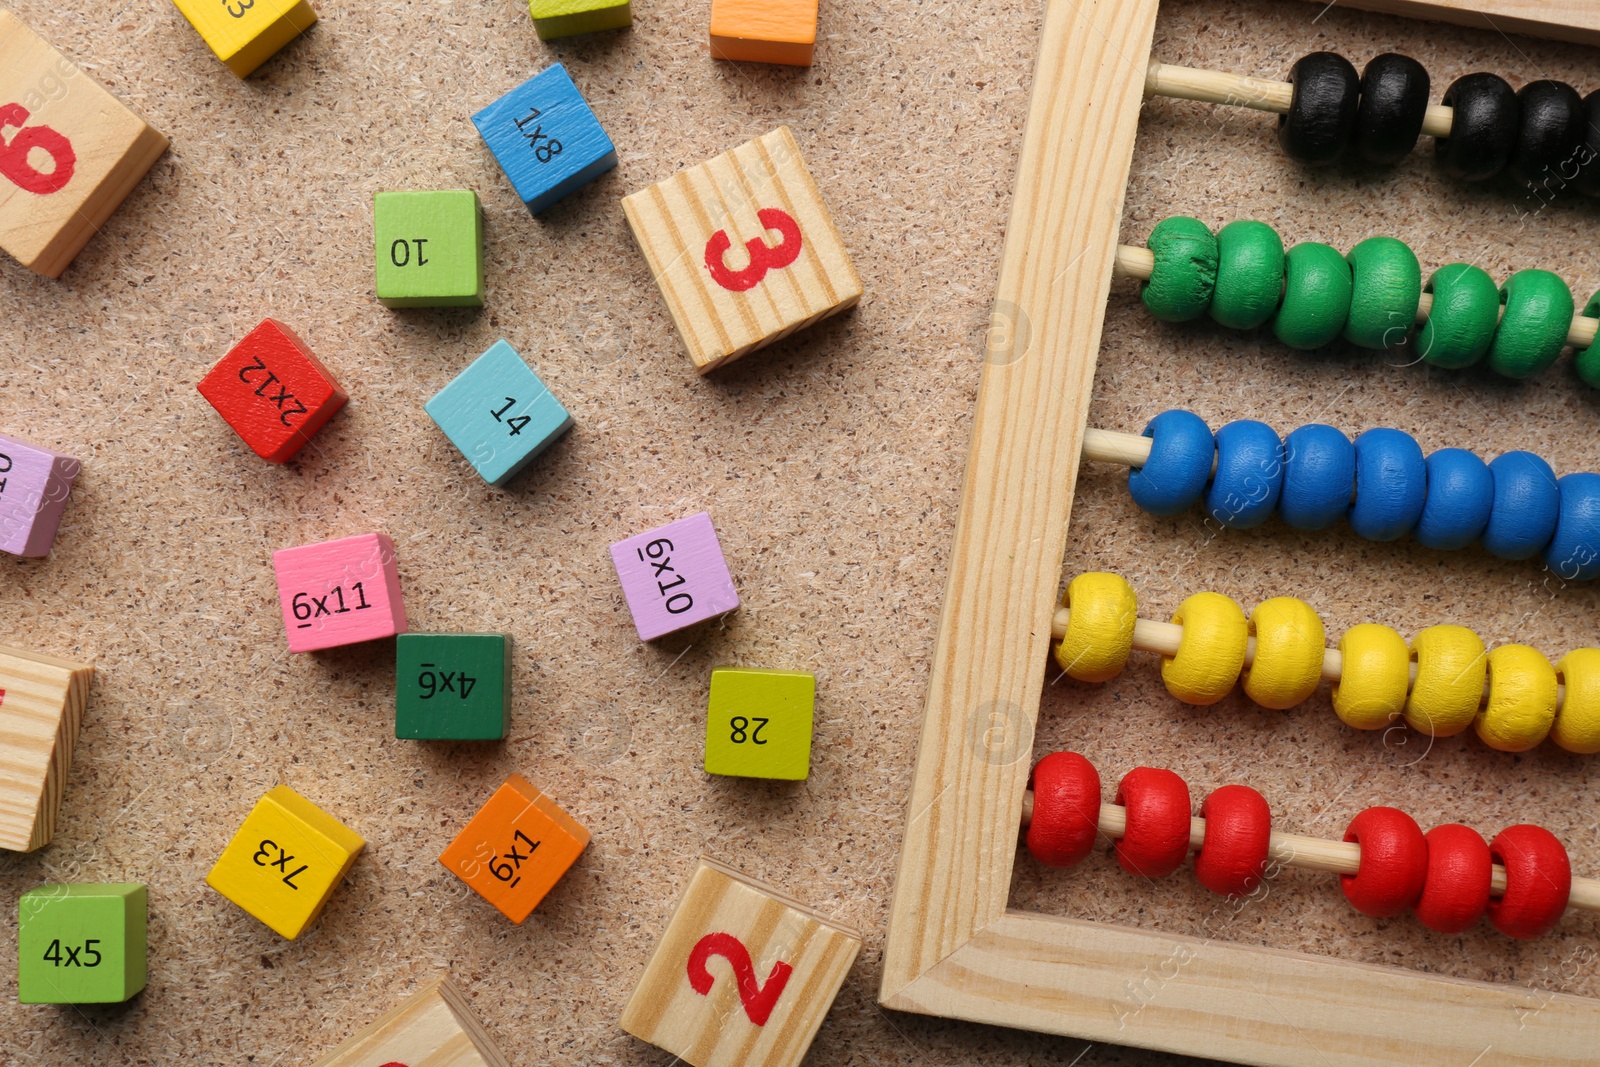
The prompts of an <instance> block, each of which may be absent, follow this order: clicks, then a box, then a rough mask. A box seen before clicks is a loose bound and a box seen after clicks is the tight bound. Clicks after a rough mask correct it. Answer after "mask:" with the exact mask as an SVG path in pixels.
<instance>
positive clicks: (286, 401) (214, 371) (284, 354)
mask: <svg viewBox="0 0 1600 1067" xmlns="http://www.w3.org/2000/svg"><path fill="white" fill-rule="evenodd" d="M198 388H199V389H200V395H201V396H203V397H205V398H206V399H207V400H208V401H210V402H211V406H212V407H214V408H216V409H217V414H219V415H221V416H222V417H223V418H224V419H226V420H227V423H228V425H229V426H232V427H233V429H234V432H235V433H237V434H238V435H239V436H240V437H241V438H243V439H244V443H245V444H247V445H249V446H250V450H251V451H252V452H254V453H255V454H256V455H258V456H260V457H261V458H262V459H264V460H267V461H268V462H270V463H285V462H287V461H288V460H290V459H292V458H293V457H294V455H295V453H297V452H299V451H300V449H301V448H302V447H304V446H305V443H306V442H307V441H309V440H311V437H312V435H313V434H315V433H316V432H317V431H318V430H320V429H322V424H323V423H325V422H327V421H328V420H329V419H331V418H333V416H334V413H335V412H337V411H338V410H339V409H340V408H342V407H344V405H345V401H347V400H349V399H350V398H349V397H348V396H346V395H345V392H344V390H343V389H341V388H339V383H338V382H336V381H334V380H333V375H332V374H330V373H329V372H328V368H327V367H324V366H323V365H322V363H321V361H319V360H318V359H317V357H316V356H315V355H313V354H312V352H311V349H310V348H308V347H306V343H305V342H304V341H302V340H300V338H299V337H298V336H296V335H295V332H294V331H293V330H291V329H289V327H287V326H285V325H284V324H283V323H281V322H279V321H278V320H277V319H263V320H262V322H261V325H260V326H257V327H256V328H255V329H253V330H251V331H250V332H249V333H248V334H246V335H245V337H244V340H242V341H240V342H239V343H238V344H236V345H234V346H233V350H232V351H231V352H229V353H228V354H227V355H225V356H223V357H222V359H221V360H220V361H219V362H218V363H217V365H216V366H215V367H212V368H211V372H210V373H209V374H207V375H206V376H205V377H204V378H202V379H201V380H200V385H199V387H198Z"/></svg>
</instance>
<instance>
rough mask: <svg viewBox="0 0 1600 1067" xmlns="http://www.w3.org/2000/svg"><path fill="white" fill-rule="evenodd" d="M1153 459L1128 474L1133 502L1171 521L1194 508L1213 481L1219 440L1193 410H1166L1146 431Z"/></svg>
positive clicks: (1151, 421) (1152, 421) (1152, 420)
mask: <svg viewBox="0 0 1600 1067" xmlns="http://www.w3.org/2000/svg"><path fill="white" fill-rule="evenodd" d="M1144 435H1145V436H1146V437H1148V438H1150V458H1149V459H1148V460H1146V461H1145V464H1144V466H1142V467H1134V468H1132V469H1131V470H1129V471H1128V492H1129V493H1131V494H1132V495H1133V502H1134V503H1135V504H1137V505H1139V507H1141V508H1143V509H1144V510H1145V511H1148V512H1149V513H1150V514H1152V515H1155V516H1157V517H1159V518H1163V519H1168V518H1171V517H1172V516H1174V515H1181V514H1183V513H1184V512H1185V511H1188V510H1189V509H1190V508H1192V507H1194V504H1195V501H1197V500H1199V499H1200V494H1201V493H1203V492H1205V488H1206V482H1207V481H1209V480H1210V478H1211V461H1212V460H1213V459H1215V458H1216V454H1217V446H1216V441H1215V440H1214V439H1213V438H1212V436H1211V430H1210V428H1209V427H1207V426H1206V422H1205V420H1204V419H1202V418H1201V417H1200V416H1198V415H1196V414H1195V413H1194V412H1192V411H1180V410H1178V409H1173V410H1172V411H1163V412H1162V413H1161V414H1159V415H1157V416H1156V417H1155V418H1153V419H1151V420H1150V425H1148V426H1146V427H1145V428H1144Z"/></svg>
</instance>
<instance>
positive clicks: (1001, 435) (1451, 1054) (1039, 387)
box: [879, 0, 1600, 1067]
mask: <svg viewBox="0 0 1600 1067" xmlns="http://www.w3.org/2000/svg"><path fill="white" fill-rule="evenodd" d="M1357 6H1366V7H1374V8H1380V9H1387V10H1391V11H1392V10H1400V11H1402V13H1405V14H1425V15H1432V16H1434V17H1438V18H1446V19H1450V20H1451V21H1469V19H1468V16H1473V15H1474V14H1475V17H1478V18H1479V19H1481V20H1482V21H1480V23H1479V24H1484V23H1486V22H1488V18H1487V15H1486V14H1484V13H1485V12H1487V11H1488V10H1490V9H1491V8H1492V9H1493V10H1494V11H1495V23H1496V24H1503V23H1504V22H1505V19H1506V18H1512V17H1519V18H1520V17H1524V16H1525V18H1524V20H1523V21H1519V22H1517V23H1516V28H1517V29H1519V30H1522V31H1524V32H1538V33H1543V34H1545V35H1547V36H1556V37H1564V38H1566V39H1571V40H1581V41H1585V42H1589V43H1600V3H1596V2H1595V0H1586V2H1584V3H1581V4H1580V3H1572V2H1562V3H1552V2H1540V3H1537V4H1535V3H1531V2H1529V0H1510V2H1507V3H1495V4H1491V3H1489V2H1488V0H1440V2H1437V3H1432V2H1428V3H1424V2H1410V0H1406V2H1400V0H1357ZM1156 7H1157V0H1049V3H1048V6H1047V9H1046V13H1045V21H1044V29H1043V33H1042V35H1041V44H1040V49H1039V54H1038V58H1037V60H1036V66H1035V71H1034V88H1033V93H1032V98H1031V101H1030V104H1029V111H1028V117H1027V124H1026V127H1025V130H1024V134H1023V141H1022V153H1021V160H1020V163H1019V165H1018V173H1017V184H1016V194H1015V199H1014V202H1013V204H1012V210H1011V218H1010V222H1009V225H1008V228H1007V232H1006V242H1005V248H1004V251H1003V253H1002V257H1001V268H1000V279H999V283H998V286H997V293H996V299H995V317H994V325H995V326H997V327H1005V328H1006V329H1005V330H991V335H990V336H991V338H992V339H993V338H995V337H996V334H997V333H1001V332H1004V333H1008V334H1009V336H1008V337H1006V338H1002V339H1000V340H999V341H998V342H996V343H992V344H991V346H990V349H989V352H988V354H987V355H988V359H987V362H986V364H985V366H984V370H983V378H982V383H981V386H980V389H979V393H978V403H977V410H976V413H975V416H974V419H973V428H972V443H971V446H970V451H969V454H968V461H967V472H966V479H965V483H964V485H963V488H962V495H961V510H960V515H959V517H958V519H957V522H956V537H955V545H954V547H953V549H952V551H951V556H950V563H949V571H948V572H949V576H950V577H949V580H948V583H947V586H946V590H945V598H944V606H943V609H942V612H941V617H940V623H939V634H938V638H937V641H936V644H935V650H934V660H933V665H932V670H931V673H930V679H929V687H928V696H927V702H926V706H925V709H924V713H923V723H922V734H921V740H920V743H919V747H918V753H917V763H916V770H915V772H914V777H913V785H912V791H911V799H910V802H909V806H908V811H907V816H906V832H905V838H904V842H905V843H904V846H903V848H902V851H901V857H900V870H899V876H898V879H897V881H896V885H895V894H894V903H893V906H892V909H891V913H890V920H889V932H888V944H887V946H886V950H885V956H884V975H883V982H882V988H881V990H880V995H879V996H880V1000H881V1002H882V1003H883V1004H884V1006H886V1007H890V1008H895V1009H899V1010H903V1011H913V1012H921V1013H924V1014H930V1015H938V1016H944V1017H948V1018H956V1019H966V1020H971V1021H976V1022H986V1023H996V1024H1000V1025H1004V1026H1014V1027H1021V1028H1024V1029H1029V1030H1038V1031H1043V1032H1047V1033H1058V1034H1066V1035H1072V1036H1076V1037H1081V1038H1088V1039H1091V1040H1094V1041H1106V1042H1110V1043H1115V1044H1124V1045H1139V1046H1144V1047H1147V1048H1154V1049H1161V1050H1164V1051H1168V1052H1177V1053H1186V1054H1189V1055H1196V1056H1205V1057H1208V1058H1212V1059H1217V1058H1225V1059H1232V1060H1238V1061H1241V1062H1245V1063H1253V1064H1268V1065H1273V1067H1301V1065H1304V1067H1357V1065H1360V1067H1375V1065H1379V1064H1383V1065H1402V1064H1403V1065H1407V1067H1420V1065H1438V1067H1466V1065H1468V1064H1471V1065H1473V1067H1490V1065H1491V1064H1494V1065H1510V1064H1530V1065H1531V1064H1535V1063H1537V1064H1540V1065H1543V1067H1558V1065H1571V1067H1576V1065H1578V1064H1580V1063H1592V1062H1593V1056H1594V1052H1593V1050H1594V1049H1595V1048H1596V1047H1600V1001H1593V1000H1588V999H1584V998H1579V997H1571V996H1565V995H1550V994H1547V993H1542V992H1536V991H1534V990H1531V989H1526V988H1523V987H1519V986H1497V985H1492V984H1488V983H1481V982H1468V981H1462V980H1457V979H1450V978H1441V977H1437V976H1434V975H1427V974H1422V973H1419V972H1416V971H1411V970H1408V969H1403V968H1396V967H1380V966H1371V965H1365V964H1356V963H1350V962H1346V961H1340V960H1334V959H1327V958H1319V957H1316V956H1311V955H1308V954H1303V953H1295V952H1284V951H1277V950H1272V949H1263V948H1251V947H1244V946H1238V945H1230V944H1223V943H1215V942H1205V941H1201V940H1199V939H1195V938H1190V937H1178V936H1171V935H1167V934H1163V933H1160V932H1159V931H1152V930H1137V929H1127V928H1122V927H1116V926H1110V925H1106V924H1101V923H1092V922H1085V921H1079V920H1072V919H1063V918H1057V917H1053V916H1047V915H1038V914H1030V913H1024V912H1019V911H1012V910H1009V909H1008V908H1007V906H1006V899H1007V896H1008V895H1009V892H1010V886H1011V873H1012V864H1013V863H1014V862H1015V860H1016V854H1017V836H1018V830H1017V828H1018V826H1019V825H1020V822H1021V815H1022V798H1023V792H1024V790H1025V789H1026V786H1027V778H1028V770H1029V766H1030V763H1031V756H1032V750H1033V731H1034V725H1035V723H1036V721H1037V719H1038V712H1039V700H1040V694H1041V691H1042V689H1043V684H1044V669H1045V664H1046V652H1047V644H1048V641H1049V639H1050V620H1051V615H1052V613H1053V611H1054V608H1055V603H1056V596H1057V593H1058V589H1059V575H1060V567H1061V560H1062V557H1063V554H1064V551H1065V547H1066V530H1067V519H1068V515H1069V513H1070V510H1071V505H1072V496H1073V488H1074V485H1075V483H1076V480H1077V473H1078V461H1079V452H1080V447H1081V442H1082V439H1083V432H1084V428H1085V425H1086V422H1087V415H1088V404H1089V395H1090V388H1091V386H1092V384H1093V379H1094V368H1095V360H1096V356H1097V353H1098V352H1099V348H1100V332H1101V325H1102V320H1103V317H1104V311H1105V304H1106V299H1107V296H1108V295H1109V290H1110V284H1111V270H1112V262H1113V259H1114V257H1115V252H1116V239H1117V228H1118V222H1119V219H1120V217H1121V214H1122V201H1123V193H1124V188H1125V185H1126V182H1127V178H1128V170H1129V165H1130V160H1131V157H1132V152H1133V145H1134V137H1135V133H1136V128H1137V123H1138V113H1139V107H1140V103H1141V100H1142V95H1143V92H1142V91H1143V86H1144V76H1145V67H1146V64H1147V63H1148V60H1149V56H1150V45H1151V39H1152V35H1153V29H1154V24H1155V15H1156Z"/></svg>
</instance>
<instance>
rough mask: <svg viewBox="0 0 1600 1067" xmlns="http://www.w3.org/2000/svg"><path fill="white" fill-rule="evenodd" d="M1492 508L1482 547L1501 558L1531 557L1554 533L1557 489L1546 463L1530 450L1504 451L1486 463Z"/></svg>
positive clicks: (1558, 508)
mask: <svg viewBox="0 0 1600 1067" xmlns="http://www.w3.org/2000/svg"><path fill="white" fill-rule="evenodd" d="M1489 470H1490V472H1491V473H1492V474H1493V475H1494V510H1492V511H1491V512H1489V525H1488V527H1487V528H1486V529H1485V530H1484V531H1483V547H1484V548H1487V549H1488V550H1489V551H1490V552H1493V553H1494V554H1495V555H1497V556H1499V557H1500V558H1501V559H1532V558H1533V557H1534V556H1537V555H1538V554H1539V553H1541V552H1543V551H1544V550H1545V546H1546V545H1548V544H1549V543H1550V538H1552V537H1554V536H1555V533H1556V519H1557V518H1558V517H1559V516H1560V514H1561V490H1560V489H1559V488H1557V486H1556V472H1555V471H1553V470H1551V469H1550V464H1548V463H1546V462H1545V461H1544V460H1542V459H1540V458H1539V457H1538V456H1536V455H1534V454H1533V453H1532V452H1507V453H1506V454H1505V455H1503V456H1499V457H1497V458H1496V459H1495V460H1494V462H1492V463H1490V464H1489Z"/></svg>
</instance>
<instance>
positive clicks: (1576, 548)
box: [1544, 474, 1600, 582]
mask: <svg viewBox="0 0 1600 1067" xmlns="http://www.w3.org/2000/svg"><path fill="white" fill-rule="evenodd" d="M1556 484H1557V486H1558V487H1559V489H1560V491H1561V517H1560V518H1559V519H1558V520H1557V521H1556V534H1555V537H1554V538H1552V539H1551V541H1550V547H1549V548H1547V549H1545V550H1544V561H1545V563H1547V564H1549V566H1550V569H1551V570H1552V571H1554V572H1555V573H1556V575H1557V577H1560V578H1565V579H1567V580H1568V581H1576V582H1587V581H1591V580H1593V579H1594V578H1597V577H1600V474H1568V475H1564V476H1563V477H1562V478H1561V480H1560V481H1559V482H1557V483H1556Z"/></svg>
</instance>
